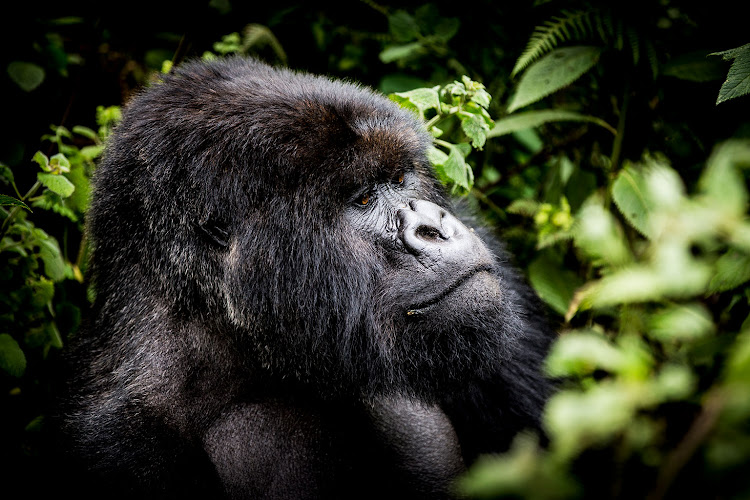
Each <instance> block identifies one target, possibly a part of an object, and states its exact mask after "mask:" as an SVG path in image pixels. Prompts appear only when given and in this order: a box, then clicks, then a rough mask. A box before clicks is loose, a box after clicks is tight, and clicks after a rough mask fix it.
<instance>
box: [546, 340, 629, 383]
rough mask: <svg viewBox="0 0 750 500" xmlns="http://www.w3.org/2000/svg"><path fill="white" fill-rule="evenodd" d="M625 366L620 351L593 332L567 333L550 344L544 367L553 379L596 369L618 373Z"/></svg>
mask: <svg viewBox="0 0 750 500" xmlns="http://www.w3.org/2000/svg"><path fill="white" fill-rule="evenodd" d="M624 363H625V356H624V355H623V353H622V352H621V351H620V349H619V348H618V347H617V346H615V345H614V344H612V343H611V342H610V341H609V340H607V339H606V338H604V337H603V336H602V335H601V334H598V333H596V332H568V333H566V334H564V335H561V336H560V337H559V338H558V339H557V341H556V342H555V343H554V344H552V348H551V349H550V353H549V355H548V356H547V359H546V361H545V364H546V366H545V368H546V371H547V373H548V374H549V375H551V376H553V377H567V376H571V375H575V376H582V375H589V374H591V373H593V372H594V371H596V370H598V369H604V370H607V371H609V372H612V373H617V372H618V371H620V369H621V368H622V366H623V364H624Z"/></svg>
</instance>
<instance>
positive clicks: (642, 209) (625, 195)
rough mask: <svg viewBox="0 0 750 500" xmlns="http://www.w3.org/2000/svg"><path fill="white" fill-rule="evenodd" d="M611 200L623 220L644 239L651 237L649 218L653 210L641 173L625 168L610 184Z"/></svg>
mask: <svg viewBox="0 0 750 500" xmlns="http://www.w3.org/2000/svg"><path fill="white" fill-rule="evenodd" d="M612 199H613V200H614V202H615V205H617V208H618V209H619V210H620V213H622V215H623V216H624V217H625V219H626V220H627V221H628V222H629V223H630V225H631V226H633V227H634V228H635V229H637V230H638V231H639V232H640V233H641V234H643V235H644V236H646V237H649V238H650V237H651V236H652V234H651V226H650V224H649V216H650V214H651V213H652V212H653V210H654V205H653V203H652V202H651V198H650V195H649V189H648V184H647V182H646V177H645V176H644V175H643V172H642V171H641V170H639V169H637V168H635V167H633V166H632V165H628V166H626V167H625V168H624V169H623V170H622V171H620V173H619V174H617V179H615V182H614V183H612Z"/></svg>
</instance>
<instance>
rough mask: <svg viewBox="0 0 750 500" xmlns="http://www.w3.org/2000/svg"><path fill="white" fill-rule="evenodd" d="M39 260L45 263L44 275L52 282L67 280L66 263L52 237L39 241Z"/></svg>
mask: <svg viewBox="0 0 750 500" xmlns="http://www.w3.org/2000/svg"><path fill="white" fill-rule="evenodd" d="M39 258H40V259H42V262H44V274H46V275H47V277H49V279H51V280H52V281H62V280H63V279H64V278H65V261H64V260H63V258H62V253H61V252H60V246H59V245H58V244H57V240H55V239H54V238H52V237H49V236H48V237H47V238H46V239H40V240H39Z"/></svg>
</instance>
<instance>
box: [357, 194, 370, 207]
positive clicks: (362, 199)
mask: <svg viewBox="0 0 750 500" xmlns="http://www.w3.org/2000/svg"><path fill="white" fill-rule="evenodd" d="M357 203H358V204H359V205H362V206H363V207H364V206H365V205H367V204H368V203H370V193H365V194H363V195H362V196H361V197H360V198H359V200H357Z"/></svg>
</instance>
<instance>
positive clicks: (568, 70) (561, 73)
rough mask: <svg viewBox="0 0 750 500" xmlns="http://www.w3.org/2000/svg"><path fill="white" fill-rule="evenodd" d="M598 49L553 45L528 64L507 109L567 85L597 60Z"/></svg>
mask: <svg viewBox="0 0 750 500" xmlns="http://www.w3.org/2000/svg"><path fill="white" fill-rule="evenodd" d="M600 54H601V49H600V48H599V47H592V46H575V47H563V48H559V49H555V50H553V51H552V52H550V53H549V54H547V55H545V56H544V57H542V58H541V59H539V60H538V61H537V62H535V63H534V64H533V65H531V66H530V67H529V68H528V69H527V70H526V72H525V73H524V75H523V76H522V77H521V81H520V82H519V83H518V88H517V89H516V93H515V95H514V96H513V98H512V100H511V102H510V104H509V105H508V113H511V112H513V111H514V110H516V109H519V108H522V107H524V106H526V105H528V104H531V103H533V102H536V101H538V100H540V99H542V98H544V97H546V96H548V95H549V94H552V93H553V92H556V91H558V90H560V89H561V88H563V87H565V86H567V85H570V84H571V83H573V82H574V81H575V80H577V79H578V78H579V77H580V76H581V75H583V74H584V73H586V72H587V71H588V70H590V69H591V68H592V67H593V66H594V65H595V64H596V63H597V61H598V60H599V55H600Z"/></svg>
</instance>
